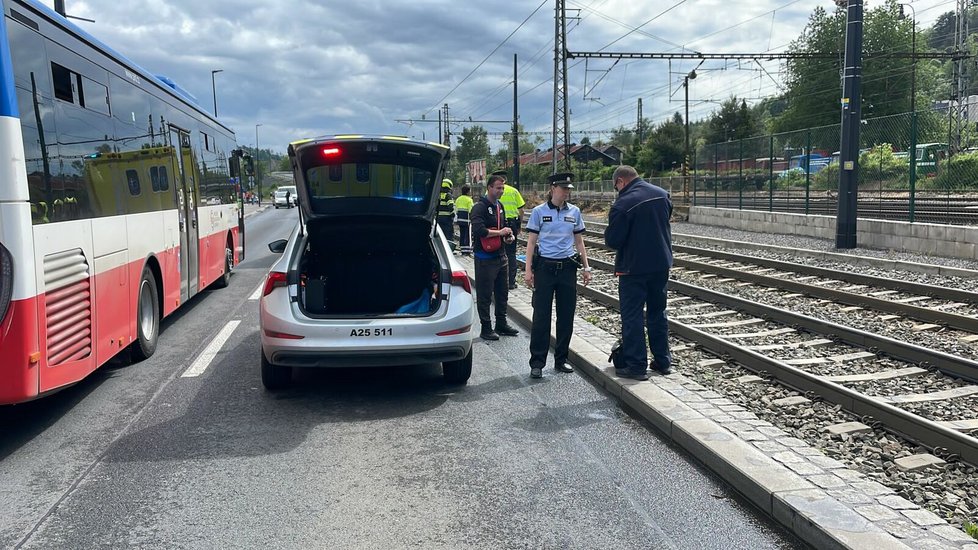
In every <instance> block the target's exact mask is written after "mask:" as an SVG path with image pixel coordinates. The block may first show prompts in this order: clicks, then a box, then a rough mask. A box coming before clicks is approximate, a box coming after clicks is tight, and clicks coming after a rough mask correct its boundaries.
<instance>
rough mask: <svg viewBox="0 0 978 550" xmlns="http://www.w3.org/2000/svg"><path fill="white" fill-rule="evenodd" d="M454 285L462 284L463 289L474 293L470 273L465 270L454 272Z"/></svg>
mask: <svg viewBox="0 0 978 550" xmlns="http://www.w3.org/2000/svg"><path fill="white" fill-rule="evenodd" d="M452 286H460V287H462V290H464V291H466V292H468V293H469V294H472V284H471V283H470V282H469V274H468V273H466V272H464V271H453V272H452Z"/></svg>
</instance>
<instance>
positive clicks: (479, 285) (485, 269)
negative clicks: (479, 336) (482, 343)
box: [475, 256, 509, 331]
mask: <svg viewBox="0 0 978 550" xmlns="http://www.w3.org/2000/svg"><path fill="white" fill-rule="evenodd" d="M507 263H508V262H507V261H506V256H495V257H493V258H490V259H488V260H481V259H479V258H476V259H475V292H476V306H477V309H478V310H479V321H480V322H481V323H482V329H483V330H486V331H488V330H490V329H492V321H491V317H490V316H489V304H490V303H492V301H493V297H495V299H496V300H495V303H496V326H497V327H499V326H505V325H506V305H507V303H509V287H508V286H506V273H507V272H506V268H507Z"/></svg>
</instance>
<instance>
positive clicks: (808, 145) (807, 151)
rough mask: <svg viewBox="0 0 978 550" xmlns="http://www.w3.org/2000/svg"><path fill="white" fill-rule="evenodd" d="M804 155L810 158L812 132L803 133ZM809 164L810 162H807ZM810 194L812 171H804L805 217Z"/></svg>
mask: <svg viewBox="0 0 978 550" xmlns="http://www.w3.org/2000/svg"><path fill="white" fill-rule="evenodd" d="M805 154H806V155H808V158H811V154H812V130H811V128H809V129H808V130H807V131H805ZM809 162H810V161H809ZM811 192H812V170H811V168H809V169H808V170H805V215H806V216H807V215H808V201H809V198H810V196H811Z"/></svg>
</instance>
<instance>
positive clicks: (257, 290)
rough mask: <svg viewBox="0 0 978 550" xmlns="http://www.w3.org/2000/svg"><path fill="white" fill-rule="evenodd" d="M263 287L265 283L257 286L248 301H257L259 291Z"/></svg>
mask: <svg viewBox="0 0 978 550" xmlns="http://www.w3.org/2000/svg"><path fill="white" fill-rule="evenodd" d="M263 286H265V283H264V282H263V283H262V284H260V285H258V288H256V289H255V291H254V292H252V293H251V297H250V298H248V299H249V300H257V299H259V298H261V289H262V287H263Z"/></svg>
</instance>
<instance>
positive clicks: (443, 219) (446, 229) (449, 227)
mask: <svg viewBox="0 0 978 550" xmlns="http://www.w3.org/2000/svg"><path fill="white" fill-rule="evenodd" d="M438 227H440V228H441V232H442V233H444V234H445V238H446V239H448V243H449V244H450V245H451V247H452V250H455V222H453V221H452V218H451V217H449V216H439V217H438Z"/></svg>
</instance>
